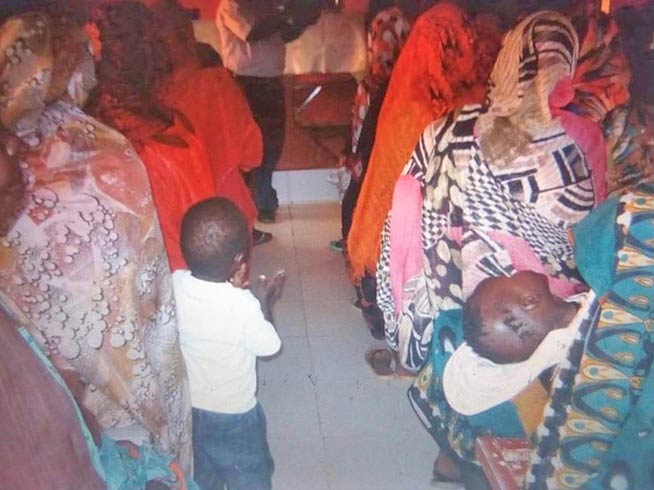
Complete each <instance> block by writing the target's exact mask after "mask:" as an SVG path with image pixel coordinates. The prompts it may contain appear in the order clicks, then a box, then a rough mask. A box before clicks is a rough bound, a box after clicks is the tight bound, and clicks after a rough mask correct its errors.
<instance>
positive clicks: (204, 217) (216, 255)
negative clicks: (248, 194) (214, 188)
mask: <svg viewBox="0 0 654 490" xmlns="http://www.w3.org/2000/svg"><path fill="white" fill-rule="evenodd" d="M180 242H181V248H182V254H183V255H184V260H186V264H187V265H188V268H189V269H190V270H191V273H192V274H193V276H195V277H197V278H198V279H203V280H206V281H212V282H225V281H229V280H230V279H231V278H232V276H234V274H235V273H236V272H238V271H239V270H240V269H241V268H242V266H243V264H245V263H246V262H247V257H248V252H249V249H250V230H249V228H248V223H247V220H246V219H245V216H243V213H241V212H240V211H239V209H238V208H237V207H236V206H235V205H234V203H233V202H231V201H230V200H228V199H224V198H219V197H214V198H210V199H205V200H204V201H200V202H198V203H196V204H194V205H193V206H191V207H190V208H189V210H188V211H187V212H186V214H185V215H184V219H183V220H182V232H181V238H180Z"/></svg>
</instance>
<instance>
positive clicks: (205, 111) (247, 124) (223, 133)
mask: <svg viewBox="0 0 654 490" xmlns="http://www.w3.org/2000/svg"><path fill="white" fill-rule="evenodd" d="M160 99H161V100H162V101H163V102H164V103H165V104H166V105H170V106H173V107H175V108H176V109H178V110H180V111H182V112H183V113H184V115H185V116H186V117H187V118H188V119H189V121H190V122H191V124H192V125H193V128H194V130H195V134H196V135H197V137H198V139H199V140H200V141H201V142H202V143H203V144H204V146H205V148H206V153H207V156H208V158H209V165H210V167H211V171H212V173H213V180H214V184H215V188H216V194H217V195H218V196H220V197H225V198H227V199H230V200H231V201H233V202H234V204H236V205H237V206H238V208H239V209H240V210H241V212H242V213H243V214H244V215H245V216H246V218H247V219H248V222H249V224H250V227H252V226H253V224H254V220H255V219H256V217H257V208H256V206H255V204H254V201H253V200H252V197H251V195H250V190H249V189H248V187H247V185H246V183H245V180H244V178H243V175H242V174H241V172H242V171H244V172H248V171H250V170H252V169H254V168H255V167H258V166H259V165H260V164H261V159H262V155H263V142H262V139H261V131H260V130H259V126H257V123H256V122H255V121H254V118H253V117H252V112H251V111H250V106H249V105H248V102H247V100H246V99H245V96H244V95H243V92H242V91H241V88H240V87H239V86H238V84H237V83H236V80H234V78H233V77H232V76H231V74H230V73H229V72H228V71H227V70H226V69H224V68H200V67H195V66H188V67H184V68H179V69H176V70H175V71H174V72H173V74H172V75H171V77H170V78H169V79H168V80H167V81H166V82H165V83H164V86H163V87H162V90H161V92H160Z"/></svg>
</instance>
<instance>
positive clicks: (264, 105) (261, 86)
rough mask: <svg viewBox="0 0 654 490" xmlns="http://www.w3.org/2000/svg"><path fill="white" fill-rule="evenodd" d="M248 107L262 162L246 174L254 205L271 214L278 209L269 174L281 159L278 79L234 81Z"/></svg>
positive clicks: (281, 114) (281, 88) (281, 107)
mask: <svg viewBox="0 0 654 490" xmlns="http://www.w3.org/2000/svg"><path fill="white" fill-rule="evenodd" d="M236 78H237V80H238V81H239V83H240V84H241V87H242V88H243V91H244V92H245V97H246V98H247V100H248V104H249V105H250V110H251V111H252V116H254V120H255V121H256V123H257V124H258V125H259V128H260V129H261V135H262V136H263V161H262V162H261V166H260V167H259V168H257V169H255V170H254V171H253V172H252V173H251V174H250V179H251V180H250V184H251V185H252V188H253V191H254V202H255V203H256V205H257V209H258V210H259V211H260V212H262V211H263V212H267V211H274V210H276V209H277V208H278V207H279V202H278V200H277V192H276V191H275V189H274V188H273V186H272V175H273V170H275V167H276V166H277V162H279V159H280V158H281V156H282V149H283V148H284V130H285V125H286V107H285V105H284V85H283V84H282V79H281V77H274V78H262V77H246V76H238V77H236Z"/></svg>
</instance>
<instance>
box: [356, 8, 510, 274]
mask: <svg viewBox="0 0 654 490" xmlns="http://www.w3.org/2000/svg"><path fill="white" fill-rule="evenodd" d="M478 26H479V27H480V28H482V29H483V35H479V36H478V35H476V29H477V27H478ZM499 47H500V32H499V29H498V28H495V27H494V26H493V25H492V23H489V22H488V18H486V17H485V16H479V18H478V19H477V22H476V23H475V22H472V23H471V22H470V20H469V18H468V17H467V15H466V14H465V13H464V12H463V10H461V9H460V8H459V7H457V6H455V5H453V4H450V3H439V4H438V5H436V6H434V7H432V8H431V9H429V10H428V11H427V12H425V13H424V14H423V15H421V16H420V17H419V18H418V20H417V21H416V24H415V26H414V27H413V30H412V32H411V34H410V35H409V38H408V40H407V42H406V45H405V46H404V48H403V50H402V53H401V54H400V57H399V59H398V61H397V64H396V65H395V68H394V70H393V74H392V76H391V79H390V84H389V88H388V92H387V94H386V97H385V99H384V104H383V106H382V109H381V114H380V116H379V122H378V126H377V133H376V137H375V146H374V148H373V151H372V155H371V158H370V162H369V168H368V172H367V175H366V177H365V179H364V181H363V187H362V190H361V195H360V196H359V199H358V202H357V207H356V210H355V213H354V222H353V224H352V229H351V230H350V234H349V236H348V241H347V250H348V254H349V259H350V263H351V268H352V271H351V272H352V275H353V276H354V277H355V278H360V277H362V276H363V275H364V273H365V272H369V273H374V271H375V269H376V264H377V259H378V257H379V244H380V235H381V231H382V227H383V224H384V219H385V218H386V215H387V213H388V211H389V210H390V207H391V198H392V193H393V186H394V184H395V181H396V180H397V178H398V177H399V176H400V173H401V171H402V168H403V167H404V165H405V164H406V163H407V161H408V160H409V157H410V156H411V152H412V151H413V149H414V147H415V144H416V142H417V141H418V138H419V137H420V134H421V133H422V131H423V129H424V128H425V126H426V125H427V124H428V123H429V122H431V121H433V120H435V119H438V118H440V117H442V116H444V115H445V114H447V113H448V112H449V111H450V110H452V109H454V108H456V107H459V106H462V105H465V104H470V103H479V102H482V101H483V98H484V94H485V82H486V80H487V78H488V75H489V74H490V71H491V69H492V64H493V62H494V60H495V55H496V54H497V52H498V51H499Z"/></svg>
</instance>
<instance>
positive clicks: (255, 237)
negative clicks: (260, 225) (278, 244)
mask: <svg viewBox="0 0 654 490" xmlns="http://www.w3.org/2000/svg"><path fill="white" fill-rule="evenodd" d="M272 237H273V236H272V233H269V232H267V231H261V230H257V229H256V228H254V229H253V230H252V244H253V245H254V246H255V247H256V246H257V245H263V244H264V243H268V242H269V241H270V240H272Z"/></svg>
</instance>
